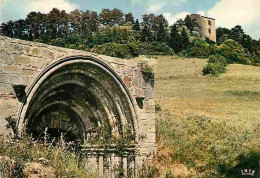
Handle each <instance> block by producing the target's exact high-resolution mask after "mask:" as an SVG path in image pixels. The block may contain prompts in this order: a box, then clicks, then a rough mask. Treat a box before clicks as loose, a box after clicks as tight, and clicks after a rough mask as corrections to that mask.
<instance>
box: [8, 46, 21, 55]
mask: <svg viewBox="0 0 260 178" xmlns="http://www.w3.org/2000/svg"><path fill="white" fill-rule="evenodd" d="M8 53H10V54H22V53H23V47H22V46H21V45H18V44H12V45H10V47H9V48H8Z"/></svg>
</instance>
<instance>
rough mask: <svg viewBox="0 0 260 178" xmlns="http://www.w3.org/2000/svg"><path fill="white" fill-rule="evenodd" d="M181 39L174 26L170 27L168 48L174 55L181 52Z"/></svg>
mask: <svg viewBox="0 0 260 178" xmlns="http://www.w3.org/2000/svg"><path fill="white" fill-rule="evenodd" d="M181 43H182V39H181V36H180V34H179V32H178V30H177V27H176V24H174V25H172V26H171V33H170V38H169V46H170V47H171V48H172V49H173V50H174V51H175V53H179V52H180V51H182V45H181Z"/></svg>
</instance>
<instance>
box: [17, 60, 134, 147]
mask: <svg viewBox="0 0 260 178" xmlns="http://www.w3.org/2000/svg"><path fill="white" fill-rule="evenodd" d="M134 102H135V100H133V98H132V96H131V94H130V92H129V90H128V88H127V86H126V85H125V83H124V82H123V81H122V79H121V78H120V77H119V76H118V74H117V73H116V72H115V71H114V70H113V69H112V68H111V67H110V66H109V65H107V64H106V63H105V62H103V61H101V60H99V59H97V58H95V57H93V56H70V57H67V58H63V59H61V60H59V61H56V62H54V63H53V64H51V65H50V66H49V67H47V68H46V69H45V70H44V71H43V72H42V73H41V74H40V75H39V76H38V77H37V78H36V80H35V81H34V82H33V84H32V85H31V86H30V88H29V89H28V91H27V100H26V102H25V103H24V104H23V105H22V106H21V108H20V112H19V116H18V117H19V121H18V127H19V129H20V130H22V128H23V125H24V124H23V123H24V122H25V120H27V122H28V129H29V131H30V132H37V131H38V130H37V129H42V128H43V127H45V126H46V127H57V128H58V129H60V130H64V128H67V129H68V128H73V127H74V126H75V127H77V128H75V129H78V131H77V132H78V133H76V131H75V133H72V135H73V134H75V135H76V136H79V137H80V140H81V141H84V140H85V139H87V138H86V137H87V135H88V134H89V133H90V132H93V130H95V127H98V126H102V125H108V126H109V127H110V132H111V134H116V135H121V134H124V129H125V127H127V128H128V130H129V129H130V131H131V132H132V133H134V134H135V141H136V142H137V141H138V140H137V138H139V137H138V122H137V115H136V109H135V103H134ZM66 119H67V120H66ZM67 121H68V122H67ZM44 122H45V123H44ZM43 123H44V124H45V125H44V124H43ZM66 124H67V125H70V127H69V126H67V127H66V126H64V125H66ZM77 139H78V138H77Z"/></svg>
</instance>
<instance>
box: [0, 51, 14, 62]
mask: <svg viewBox="0 0 260 178" xmlns="http://www.w3.org/2000/svg"><path fill="white" fill-rule="evenodd" d="M13 62H14V61H13V59H12V58H11V55H10V54H7V53H0V63H1V64H8V65H11V64H12V63H13Z"/></svg>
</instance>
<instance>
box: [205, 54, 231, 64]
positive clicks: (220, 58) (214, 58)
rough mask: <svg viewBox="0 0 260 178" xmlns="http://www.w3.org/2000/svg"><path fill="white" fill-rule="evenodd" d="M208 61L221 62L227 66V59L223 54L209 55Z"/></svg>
mask: <svg viewBox="0 0 260 178" xmlns="http://www.w3.org/2000/svg"><path fill="white" fill-rule="evenodd" d="M208 63H220V64H222V65H224V66H227V59H226V58H225V57H223V56H221V55H218V54H216V55H212V56H210V57H209V60H208Z"/></svg>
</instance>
